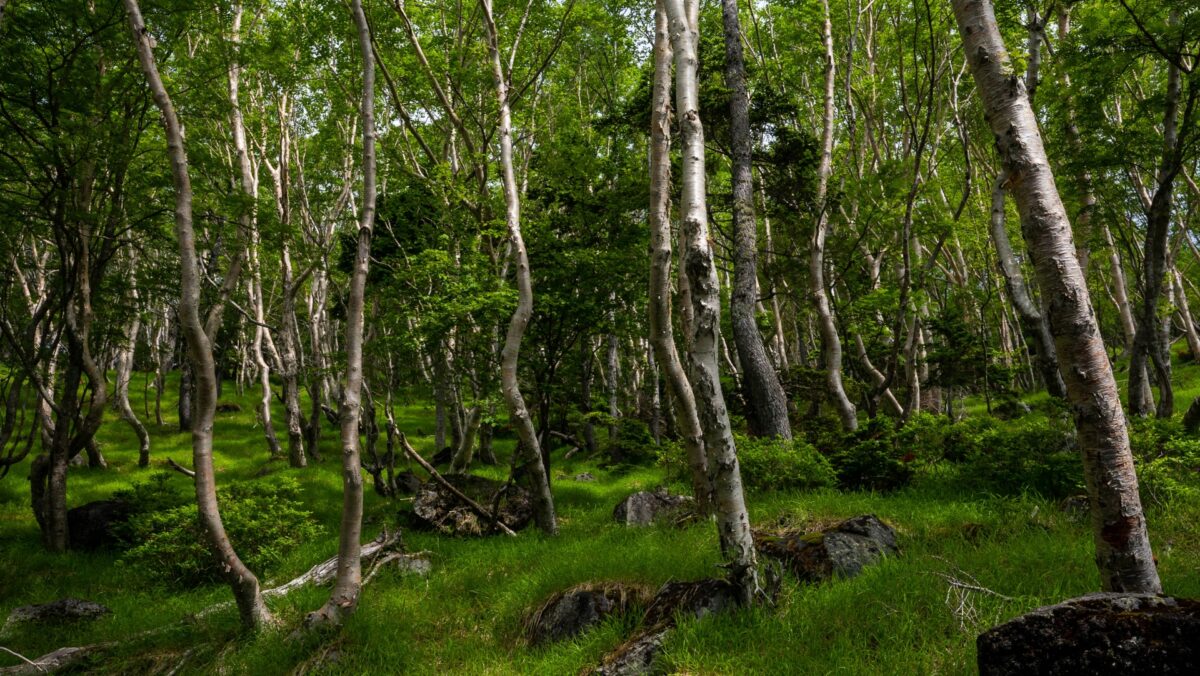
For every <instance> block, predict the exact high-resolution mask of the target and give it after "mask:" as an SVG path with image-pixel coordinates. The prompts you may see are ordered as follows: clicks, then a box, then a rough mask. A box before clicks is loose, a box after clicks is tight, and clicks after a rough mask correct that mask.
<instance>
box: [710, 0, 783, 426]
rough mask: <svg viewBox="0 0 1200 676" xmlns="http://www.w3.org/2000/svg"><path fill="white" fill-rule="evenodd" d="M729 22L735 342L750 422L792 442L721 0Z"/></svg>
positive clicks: (743, 93) (742, 90) (742, 106)
mask: <svg viewBox="0 0 1200 676" xmlns="http://www.w3.org/2000/svg"><path fill="white" fill-rule="evenodd" d="M721 13H722V16H723V18H724V23H725V86H727V87H728V88H729V133H730V136H731V137H732V142H733V157H732V173H733V176H732V183H733V239H734V243H733V290H732V293H731V295H730V298H729V314H730V320H731V324H732V326H733V343H734V347H735V348H736V349H737V354H738V362H739V363H740V364H741V366H742V392H743V393H744V394H745V396H746V414H747V415H746V418H747V420H748V422H749V423H750V431H751V432H752V433H754V434H755V435H757V436H762V437H779V438H781V439H791V438H792V426H791V423H790V421H789V420H788V411H787V397H786V396H785V395H784V393H783V385H782V384H780V382H779V374H778V373H776V371H775V367H774V366H773V365H772V364H771V360H770V358H769V357H768V356H767V349H766V347H765V346H764V345H763V340H762V334H761V333H759V330H758V319H757V317H756V310H757V307H758V223H757V221H756V219H755V215H754V179H753V176H752V174H751V164H750V159H751V157H750V145H751V141H752V139H751V138H750V94H749V93H748V92H747V90H746V64H745V62H744V59H743V56H742V28H741V24H740V22H739V21H738V2H737V0H721Z"/></svg>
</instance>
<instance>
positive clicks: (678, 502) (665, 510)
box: [613, 490, 695, 526]
mask: <svg viewBox="0 0 1200 676" xmlns="http://www.w3.org/2000/svg"><path fill="white" fill-rule="evenodd" d="M694 504H695V500H693V499H692V497H691V496H689V495H670V494H668V493H667V492H666V491H663V490H660V491H654V492H650V491H639V492H637V493H634V494H632V495H630V496H629V497H627V498H625V499H624V500H622V501H621V502H620V503H618V504H617V506H616V507H615V508H614V509H613V520H614V521H616V522H617V523H622V524H625V525H626V526H650V525H653V524H655V523H663V522H673V521H676V520H680V519H686V517H687V515H688V514H689V513H690V512H691V511H692V505H694Z"/></svg>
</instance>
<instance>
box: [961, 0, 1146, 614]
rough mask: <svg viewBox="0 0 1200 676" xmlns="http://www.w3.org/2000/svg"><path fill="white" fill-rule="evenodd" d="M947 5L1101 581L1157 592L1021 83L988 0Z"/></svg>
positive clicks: (1104, 366)
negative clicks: (1050, 368) (1050, 360)
mask: <svg viewBox="0 0 1200 676" xmlns="http://www.w3.org/2000/svg"><path fill="white" fill-rule="evenodd" d="M953 6H954V13H955V16H956V18H957V20H958V26H959V30H960V32H961V34H962V39H963V47H964V51H965V52H966V55H967V60H968V64H969V65H970V69H971V72H972V74H973V75H974V78H975V83H976V89H977V91H978V94H979V97H980V99H981V101H982V103H983V109H984V113H985V115H986V119H987V122H988V124H989V125H990V127H991V129H992V132H993V134H994V135H995V141H996V147H997V149H998V150H999V153H1000V157H1001V160H1002V162H1003V166H1004V168H1005V170H1006V171H1007V172H1008V174H1009V186H1010V191H1011V194H1012V196H1013V199H1014V201H1015V202H1016V203H1017V208H1018V211H1019V212H1020V214H1021V226H1022V232H1023V234H1024V236H1025V240H1026V243H1027V244H1028V246H1029V251H1030V253H1031V254H1032V257H1033V265H1034V270H1035V271H1036V272H1037V278H1038V283H1039V285H1040V286H1041V291H1042V296H1043V297H1044V298H1046V299H1047V300H1048V301H1049V302H1048V317H1049V320H1050V331H1051V333H1052V334H1053V336H1054V339H1055V343H1056V345H1057V347H1058V354H1059V358H1060V359H1061V360H1062V364H1061V368H1062V376H1063V380H1064V382H1065V383H1066V386H1067V395H1068V401H1069V402H1070V404H1071V409H1072V414H1073V416H1074V418H1075V426H1076V429H1077V430H1078V433H1079V445H1080V450H1081V453H1082V456H1083V466H1084V477H1085V479H1086V482H1087V487H1088V496H1089V502H1090V504H1091V514H1092V526H1093V533H1094V540H1095V545H1096V564H1097V566H1098V567H1099V569H1100V575H1101V579H1102V582H1103V587H1104V589H1105V590H1108V591H1133V592H1150V593H1157V592H1160V591H1161V590H1162V585H1161V584H1160V582H1159V579H1158V571H1157V570H1156V569H1155V566H1154V557H1153V554H1152V552H1151V549H1150V539H1149V536H1148V535H1147V532H1146V520H1145V516H1144V515H1143V513H1142V505H1141V499H1140V497H1139V496H1138V486H1137V476H1136V474H1135V473H1134V466H1133V456H1132V454H1131V452H1130V448H1129V435H1128V431H1127V430H1126V427H1125V416H1124V415H1123V414H1122V410H1121V401H1120V398H1119V397H1118V396H1117V384H1116V380H1115V378H1114V377H1113V372H1112V368H1111V366H1110V365H1109V362H1108V357H1107V355H1106V354H1105V351H1104V342H1103V339H1102V338H1101V336H1100V329H1099V326H1098V325H1097V323H1096V317H1095V314H1094V313H1093V312H1092V305H1091V299H1090V298H1089V296H1088V289H1087V284H1086V282H1085V280H1084V278H1083V273H1082V271H1081V270H1080V268H1079V261H1078V259H1077V258H1076V257H1075V247H1074V241H1073V238H1072V235H1071V226H1070V223H1069V221H1068V219H1067V213H1066V209H1065V208H1064V207H1063V204H1062V199H1061V198H1060V197H1059V193H1058V188H1057V186H1056V185H1055V182H1054V175H1053V173H1052V171H1051V169H1050V163H1049V161H1048V159H1047V158H1046V151H1045V149H1044V147H1043V145H1042V138H1041V134H1040V132H1039V130H1038V125H1037V120H1036V118H1035V117H1034V114H1033V109H1032V108H1031V107H1030V105H1029V101H1028V98H1027V97H1026V95H1025V87H1024V83H1023V82H1022V81H1021V79H1020V78H1019V77H1017V76H1016V75H1015V74H1014V73H1013V71H1012V67H1011V65H1010V63H1009V59H1008V51H1007V49H1006V48H1005V46H1004V42H1003V39H1002V38H1001V36H1000V29H999V27H998V26H997V24H996V17H995V14H994V12H993V10H992V4H991V2H990V1H989V0H953Z"/></svg>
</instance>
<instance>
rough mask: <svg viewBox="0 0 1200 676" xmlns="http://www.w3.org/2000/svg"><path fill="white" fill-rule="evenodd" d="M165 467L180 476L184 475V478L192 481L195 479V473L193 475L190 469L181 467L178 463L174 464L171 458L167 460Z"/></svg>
mask: <svg viewBox="0 0 1200 676" xmlns="http://www.w3.org/2000/svg"><path fill="white" fill-rule="evenodd" d="M167 467H170V468H171V469H173V470H175V471H176V472H179V473H180V474H182V475H184V476H186V477H190V478H192V479H195V478H196V473H195V472H193V471H192V470H190V469H188V468H186V467H184V466H183V465H181V464H179V463H177V462H175V461H174V460H172V459H171V458H167Z"/></svg>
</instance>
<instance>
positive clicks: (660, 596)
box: [595, 579, 738, 676]
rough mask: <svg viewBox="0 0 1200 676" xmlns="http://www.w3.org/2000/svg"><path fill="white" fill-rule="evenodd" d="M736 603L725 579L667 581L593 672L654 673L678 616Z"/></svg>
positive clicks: (705, 612)
mask: <svg viewBox="0 0 1200 676" xmlns="http://www.w3.org/2000/svg"><path fill="white" fill-rule="evenodd" d="M737 605H738V594H737V590H736V589H735V588H734V586H733V585H731V584H730V583H729V582H727V581H725V580H714V579H708V580H699V581H697V582H668V583H667V584H665V585H663V587H662V589H659V590H658V593H657V594H655V595H654V599H653V600H651V601H650V605H649V606H648V607H647V608H646V614H645V616H644V617H643V618H642V623H641V624H640V625H639V626H638V629H637V631H635V632H634V634H633V636H632V637H630V639H629V640H628V641H626V642H625V643H623V644H621V645H620V646H618V647H617V649H616V650H614V651H613V652H611V653H609V654H608V655H606V656H605V657H604V660H603V662H602V663H601V664H600V666H599V667H597V668H596V670H595V673H597V674H602V675H604V676H635V675H638V676H640V675H642V674H652V673H655V661H656V660H657V659H658V656H659V655H660V654H661V653H662V646H663V642H664V641H665V640H666V638H667V637H668V636H670V634H671V632H672V631H674V630H675V626H676V620H677V618H678V617H680V616H684V617H687V616H690V617H694V618H695V619H697V620H699V619H702V618H704V617H706V616H708V615H712V614H714V613H720V612H723V611H725V610H728V609H730V608H734V607H736V606H737Z"/></svg>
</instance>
